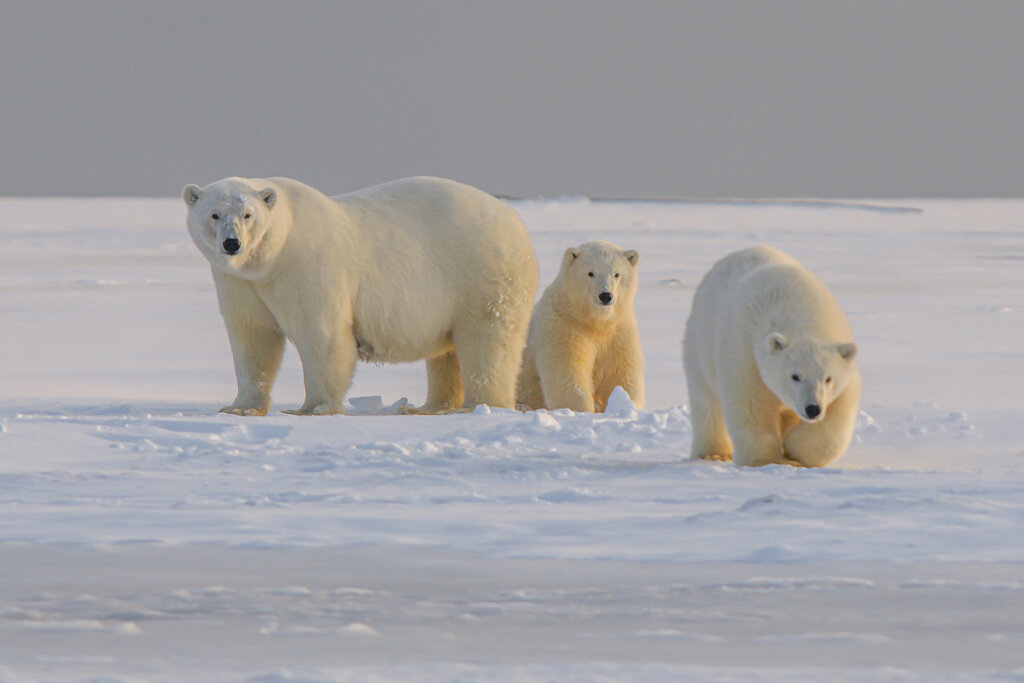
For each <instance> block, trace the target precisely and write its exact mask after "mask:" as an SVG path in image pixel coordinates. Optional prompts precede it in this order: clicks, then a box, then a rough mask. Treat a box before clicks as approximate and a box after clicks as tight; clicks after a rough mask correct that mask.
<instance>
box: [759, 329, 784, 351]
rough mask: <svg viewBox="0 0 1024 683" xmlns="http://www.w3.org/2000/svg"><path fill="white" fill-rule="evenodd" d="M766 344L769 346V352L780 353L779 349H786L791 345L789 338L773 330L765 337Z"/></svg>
mask: <svg viewBox="0 0 1024 683" xmlns="http://www.w3.org/2000/svg"><path fill="white" fill-rule="evenodd" d="M764 345H765V346H766V347H767V348H768V352H769V353H778V352H779V351H785V350H786V347H787V346H789V340H788V339H786V336H785V335H783V334H779V333H778V332H772V333H771V334H769V335H768V336H767V337H765V338H764Z"/></svg>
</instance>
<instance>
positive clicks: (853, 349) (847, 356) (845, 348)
mask: <svg viewBox="0 0 1024 683" xmlns="http://www.w3.org/2000/svg"><path fill="white" fill-rule="evenodd" d="M836 350H837V351H838V352H839V355H840V356H842V357H843V360H853V359H854V358H856V357H857V345H856V344H854V343H853V342H847V343H845V344H840V345H839V346H837V347H836Z"/></svg>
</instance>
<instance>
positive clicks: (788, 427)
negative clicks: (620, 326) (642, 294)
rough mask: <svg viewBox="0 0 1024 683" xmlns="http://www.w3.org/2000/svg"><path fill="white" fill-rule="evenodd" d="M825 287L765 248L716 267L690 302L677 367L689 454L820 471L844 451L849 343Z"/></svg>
mask: <svg viewBox="0 0 1024 683" xmlns="http://www.w3.org/2000/svg"><path fill="white" fill-rule="evenodd" d="M852 338H853V334H852V332H851V330H850V323H849V322H848V321H847V319H846V315H845V314H844V313H843V311H842V309H841V308H840V307H839V303H838V302H837V301H836V299H835V297H833V296H832V293H831V292H830V291H829V290H828V288H827V287H826V286H825V284H824V283H823V282H822V281H821V280H819V279H818V278H817V277H815V276H814V275H813V274H812V273H811V272H810V271H808V270H807V269H806V268H804V267H803V266H802V265H800V263H799V262H797V261H796V260H795V259H793V258H791V257H790V256H788V255H786V254H784V253H782V252H781V251H778V250H777V249H772V248H770V247H754V248H752V249H744V250H742V251H738V252H735V253H733V254H730V255H728V256H726V257H725V258H723V259H722V260H721V261H719V262H718V263H716V264H715V265H714V267H712V268H711V270H710V271H709V272H708V274H707V275H706V276H705V277H704V279H703V280H702V281H701V283H700V285H699V286H698V287H697V291H696V293H695V294H694V297H693V309H692V311H691V312H690V318H689V320H688V321H687V323H686V334H685V337H684V340H683V364H684V366H685V368H686V381H687V386H688V387H689V393H690V410H691V417H692V421H693V446H692V449H691V456H692V457H694V458H705V459H717V460H728V459H729V458H730V456H731V459H732V460H733V461H734V462H735V463H736V464H738V465H751V466H756V465H768V464H771V463H780V464H781V463H785V464H792V465H803V466H805V467H822V466H824V465H827V464H828V463H830V462H832V461H833V460H835V459H836V458H838V457H839V456H840V455H842V454H843V452H844V451H845V450H846V447H847V446H848V445H849V443H850V438H851V437H852V435H853V427H854V423H855V422H856V419H857V406H858V402H859V400H860V373H859V372H858V370H857V364H856V361H855V360H854V358H855V356H856V355H857V346H856V345H855V344H854V343H853V341H852Z"/></svg>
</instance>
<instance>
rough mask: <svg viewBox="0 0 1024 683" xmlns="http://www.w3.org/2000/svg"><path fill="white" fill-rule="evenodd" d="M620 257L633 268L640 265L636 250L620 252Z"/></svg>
mask: <svg viewBox="0 0 1024 683" xmlns="http://www.w3.org/2000/svg"><path fill="white" fill-rule="evenodd" d="M622 255H623V256H625V257H626V260H627V261H629V262H630V263H631V264H632V265H633V266H634V267H636V264H638V263H640V252H638V251H637V250H636V249H630V250H628V251H624V252H622Z"/></svg>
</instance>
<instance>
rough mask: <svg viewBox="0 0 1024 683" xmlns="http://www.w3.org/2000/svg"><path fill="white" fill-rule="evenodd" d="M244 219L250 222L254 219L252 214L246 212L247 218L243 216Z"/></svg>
mask: <svg viewBox="0 0 1024 683" xmlns="http://www.w3.org/2000/svg"><path fill="white" fill-rule="evenodd" d="M243 218H245V220H249V219H250V218H252V214H251V213H250V212H248V211H246V212H245V216H243Z"/></svg>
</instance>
